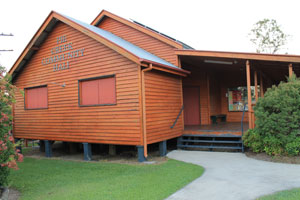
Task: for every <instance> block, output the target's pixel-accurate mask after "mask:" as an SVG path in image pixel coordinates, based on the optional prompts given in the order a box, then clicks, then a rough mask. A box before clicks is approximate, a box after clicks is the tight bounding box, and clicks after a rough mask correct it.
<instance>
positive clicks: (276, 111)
mask: <svg viewBox="0 0 300 200" xmlns="http://www.w3.org/2000/svg"><path fill="white" fill-rule="evenodd" d="M254 114H255V117H256V121H255V125H256V126H255V128H254V129H252V130H248V132H247V133H246V134H245V135H244V136H243V141H244V144H245V146H247V147H250V148H251V149H252V150H253V151H254V152H266V153H267V154H268V155H290V156H296V155H299V152H300V139H299V138H300V131H299V128H300V79H297V78H296V76H293V77H292V78H289V79H288V82H286V83H284V82H281V83H280V84H279V85H278V86H273V87H272V88H269V89H268V90H267V92H266V94H265V96H264V98H259V100H258V102H257V104H256V106H255V107H254Z"/></svg>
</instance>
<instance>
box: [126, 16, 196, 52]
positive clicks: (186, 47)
mask: <svg viewBox="0 0 300 200" xmlns="http://www.w3.org/2000/svg"><path fill="white" fill-rule="evenodd" d="M131 21H132V22H133V23H136V24H138V25H140V26H142V27H144V28H146V29H149V30H151V31H154V32H155V33H157V34H160V35H162V36H165V37H167V38H169V39H171V40H173V41H175V42H178V43H180V44H181V45H182V47H183V48H184V49H191V50H194V48H193V47H191V46H189V45H187V44H185V43H183V42H181V41H179V40H177V39H175V38H172V37H170V36H168V35H166V34H164V33H162V32H159V31H157V30H155V29H153V28H151V27H149V26H146V25H144V24H142V23H140V22H137V21H135V20H132V19H131Z"/></svg>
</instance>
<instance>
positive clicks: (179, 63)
mask: <svg viewBox="0 0 300 200" xmlns="http://www.w3.org/2000/svg"><path fill="white" fill-rule="evenodd" d="M177 62H178V63H177V65H178V67H180V68H182V66H181V60H180V57H179V55H177ZM180 94H181V106H183V85H182V77H180ZM181 117H182V134H183V131H184V108H183V112H182V113H181Z"/></svg>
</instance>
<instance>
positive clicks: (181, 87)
mask: <svg viewBox="0 0 300 200" xmlns="http://www.w3.org/2000/svg"><path fill="white" fill-rule="evenodd" d="M180 93H181V106H183V85H182V77H180ZM181 118H182V134H183V131H184V108H183V111H182V113H181Z"/></svg>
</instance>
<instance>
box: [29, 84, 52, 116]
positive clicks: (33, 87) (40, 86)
mask: <svg viewBox="0 0 300 200" xmlns="http://www.w3.org/2000/svg"><path fill="white" fill-rule="evenodd" d="M42 87H46V88H47V107H43V108H27V107H26V102H27V100H26V99H27V92H26V90H30V89H35V88H42ZM23 90H24V110H44V109H48V108H49V95H48V94H49V93H48V85H47V84H46V85H38V86H32V87H26V88H24V89H23Z"/></svg>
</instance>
